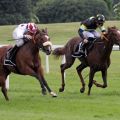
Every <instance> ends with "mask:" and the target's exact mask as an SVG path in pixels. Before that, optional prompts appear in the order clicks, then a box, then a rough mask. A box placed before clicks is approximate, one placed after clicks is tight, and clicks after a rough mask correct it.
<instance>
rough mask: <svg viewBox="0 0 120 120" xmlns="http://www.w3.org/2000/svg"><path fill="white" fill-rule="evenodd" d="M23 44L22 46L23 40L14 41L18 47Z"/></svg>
mask: <svg viewBox="0 0 120 120" xmlns="http://www.w3.org/2000/svg"><path fill="white" fill-rule="evenodd" d="M23 44H24V40H23V39H19V40H16V45H17V46H18V47H20V46H22V45H23Z"/></svg>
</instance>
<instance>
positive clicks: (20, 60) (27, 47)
mask: <svg viewBox="0 0 120 120" xmlns="http://www.w3.org/2000/svg"><path fill="white" fill-rule="evenodd" d="M28 34H29V33H28ZM51 45H52V43H51V42H50V38H49V37H48V34H47V30H42V31H40V30H38V31H37V32H36V34H35V35H34V37H33V39H32V40H30V41H28V42H27V43H25V44H24V45H23V46H22V47H21V48H20V49H19V50H18V52H17V54H16V59H15V63H16V67H12V66H6V65H4V58H5V55H6V53H7V51H8V49H10V48H11V46H10V45H8V46H3V47H0V86H1V90H2V93H3V95H4V97H5V99H6V100H9V98H8V96H7V89H6V86H5V80H6V78H7V76H8V75H9V74H10V73H11V72H14V73H17V74H21V75H30V76H33V77H35V78H37V79H38V81H39V83H40V85H41V88H42V94H46V89H47V90H48V92H49V93H50V94H51V95H52V96H53V97H56V94H55V93H54V92H52V90H51V89H50V87H49V86H48V84H47V81H46V80H45V78H44V74H43V69H42V65H41V58H40V55H39V49H41V50H42V51H44V52H45V53H46V54H47V55H49V54H51Z"/></svg>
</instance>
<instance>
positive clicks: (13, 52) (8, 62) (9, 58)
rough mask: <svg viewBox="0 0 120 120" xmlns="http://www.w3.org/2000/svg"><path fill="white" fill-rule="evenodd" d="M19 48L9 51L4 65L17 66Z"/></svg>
mask: <svg viewBox="0 0 120 120" xmlns="http://www.w3.org/2000/svg"><path fill="white" fill-rule="evenodd" d="M18 50H19V48H18V47H17V46H16V45H15V46H14V47H13V48H10V49H8V51H7V52H6V55H5V58H4V65H7V66H16V61H15V59H16V54H17V52H18Z"/></svg>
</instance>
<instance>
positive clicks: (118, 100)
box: [0, 21, 120, 120]
mask: <svg viewBox="0 0 120 120" xmlns="http://www.w3.org/2000/svg"><path fill="white" fill-rule="evenodd" d="M114 25H115V26H117V27H118V28H120V22H118V21H113V22H112V21H110V22H106V24H105V26H106V27H107V26H114ZM14 27H15V26H0V44H14V41H8V40H10V39H12V37H11V36H12V35H11V34H12V30H13V29H14ZM39 27H40V28H45V27H47V28H48V32H49V36H50V37H51V41H52V43H53V44H65V43H66V42H67V41H68V40H69V38H71V37H73V36H76V35H77V30H78V28H79V23H58V24H42V25H39ZM40 54H41V58H42V63H43V67H44V68H45V55H44V53H42V52H40ZM49 58H50V73H49V74H46V73H45V78H46V80H47V81H48V84H49V86H50V87H51V88H52V89H53V90H54V91H55V92H56V93H57V94H58V97H57V98H52V97H51V96H50V95H49V94H48V95H46V96H43V95H42V94H41V89H40V86H39V83H38V81H37V80H36V79H35V78H33V77H29V76H20V75H16V74H11V75H10V89H9V91H8V96H9V98H10V101H9V102H6V101H5V99H4V97H3V95H2V93H1V92H0V120H119V119H120V52H119V51H113V52H112V54H111V66H110V68H109V69H108V87H107V88H106V89H101V88H96V87H95V86H93V87H92V91H91V96H88V95H87V91H88V87H87V84H88V78H86V79H85V81H86V91H85V93H84V94H81V93H80V92H79V90H80V87H81V84H80V80H79V78H78V76H77V73H76V69H75V68H76V67H77V65H79V61H78V60H76V62H75V64H74V65H73V66H72V68H70V69H68V70H66V89H65V92H64V93H59V92H58V89H59V87H60V85H61V75H60V69H59V65H60V64H61V59H59V60H55V59H54V57H53V56H50V57H49ZM88 71H89V69H88V68H87V69H85V70H84V71H83V76H86V75H87V74H88ZM95 80H97V81H98V82H100V83H102V80H101V74H100V73H99V72H98V73H97V74H96V76H95Z"/></svg>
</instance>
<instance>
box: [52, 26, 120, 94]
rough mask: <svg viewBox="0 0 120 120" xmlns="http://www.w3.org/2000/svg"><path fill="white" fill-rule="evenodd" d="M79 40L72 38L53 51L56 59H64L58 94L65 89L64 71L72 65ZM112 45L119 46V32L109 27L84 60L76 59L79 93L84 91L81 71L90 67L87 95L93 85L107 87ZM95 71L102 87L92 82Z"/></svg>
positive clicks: (78, 38)
mask: <svg viewBox="0 0 120 120" xmlns="http://www.w3.org/2000/svg"><path fill="white" fill-rule="evenodd" d="M81 40H82V39H81V38H80V37H74V38H72V39H71V40H69V41H68V42H67V44H66V45H65V46H64V47H61V48H56V49H55V50H54V51H53V55H55V56H56V57H59V56H60V55H65V58H66V63H65V64H61V66H60V67H61V75H62V85H61V88H60V89H59V91H60V92H63V91H64V89H65V82H64V71H65V70H66V69H68V68H70V67H71V66H72V65H73V63H74V61H75V58H74V57H72V54H73V53H74V51H75V49H76V46H77V45H78V44H79V43H80V41H81ZM114 44H118V45H120V31H118V29H117V28H116V27H111V28H108V30H107V33H106V35H104V36H103V37H102V38H98V40H96V42H95V43H94V45H93V47H92V49H91V50H90V51H89V53H88V55H87V56H86V57H85V58H78V59H79V60H80V61H81V64H80V65H79V66H78V67H77V68H76V69H77V73H78V75H79V78H80V80H81V83H82V88H81V89H80V92H81V93H83V92H84V91H85V82H84V79H83V77H82V70H83V69H84V68H86V67H88V66H89V67H90V72H89V85H88V87H89V90H88V95H90V91H91V87H92V85H93V83H94V84H95V85H96V86H97V87H102V88H105V87H107V69H108V67H109V65H110V54H111V51H112V47H113V45H114ZM97 71H101V73H102V78H103V85H101V84H98V83H97V82H96V81H95V80H93V78H94V75H95V73H96V72H97Z"/></svg>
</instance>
